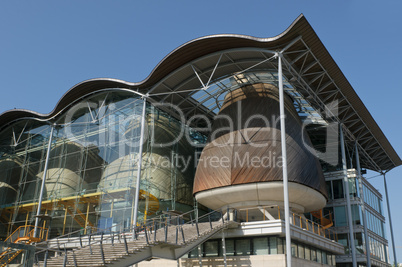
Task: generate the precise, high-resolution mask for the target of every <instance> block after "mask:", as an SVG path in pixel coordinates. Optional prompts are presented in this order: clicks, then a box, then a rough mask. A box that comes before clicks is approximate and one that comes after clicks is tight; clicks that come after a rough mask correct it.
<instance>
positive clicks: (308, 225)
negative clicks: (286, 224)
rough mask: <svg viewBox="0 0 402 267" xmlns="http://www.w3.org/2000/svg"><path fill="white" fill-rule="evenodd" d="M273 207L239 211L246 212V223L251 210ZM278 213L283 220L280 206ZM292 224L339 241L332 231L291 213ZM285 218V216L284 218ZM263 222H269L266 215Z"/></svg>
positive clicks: (277, 208) (277, 207) (256, 208)
mask: <svg viewBox="0 0 402 267" xmlns="http://www.w3.org/2000/svg"><path fill="white" fill-rule="evenodd" d="M272 207H273V206H261V207H253V208H245V209H238V211H239V212H241V211H245V212H246V218H245V220H246V222H249V211H250V210H258V209H260V208H263V209H266V208H272ZM275 212H277V215H278V216H277V217H278V218H277V219H278V220H281V210H280V208H279V206H276V211H275ZM290 215H291V218H292V222H293V225H294V226H297V227H300V228H302V229H306V230H307V231H309V232H312V233H314V234H318V235H320V236H323V237H325V238H328V239H331V240H334V241H338V235H337V233H336V232H335V231H333V230H330V229H328V228H324V226H322V225H321V224H318V223H316V222H314V221H311V220H309V219H307V218H304V217H302V215H299V214H296V213H293V212H291V213H290ZM282 217H283V216H282ZM262 218H263V221H265V220H267V219H266V217H265V213H264V214H262Z"/></svg>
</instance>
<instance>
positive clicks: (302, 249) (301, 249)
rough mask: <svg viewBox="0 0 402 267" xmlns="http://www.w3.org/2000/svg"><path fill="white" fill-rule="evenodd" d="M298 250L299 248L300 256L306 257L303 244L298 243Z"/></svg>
mask: <svg viewBox="0 0 402 267" xmlns="http://www.w3.org/2000/svg"><path fill="white" fill-rule="evenodd" d="M297 250H298V253H297V255H298V256H299V258H301V259H304V245H303V244H298V245H297Z"/></svg>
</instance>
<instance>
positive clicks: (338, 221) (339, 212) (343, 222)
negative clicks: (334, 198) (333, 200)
mask: <svg viewBox="0 0 402 267" xmlns="http://www.w3.org/2000/svg"><path fill="white" fill-rule="evenodd" d="M334 213H335V215H334V217H335V226H336V227H340V226H347V225H348V224H347V218H346V212H345V206H339V207H334Z"/></svg>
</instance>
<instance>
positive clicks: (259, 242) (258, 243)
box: [253, 237, 268, 255]
mask: <svg viewBox="0 0 402 267" xmlns="http://www.w3.org/2000/svg"><path fill="white" fill-rule="evenodd" d="M253 255H268V238H267V237H259V238H254V239H253Z"/></svg>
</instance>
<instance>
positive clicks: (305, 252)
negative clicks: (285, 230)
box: [304, 246, 311, 260]
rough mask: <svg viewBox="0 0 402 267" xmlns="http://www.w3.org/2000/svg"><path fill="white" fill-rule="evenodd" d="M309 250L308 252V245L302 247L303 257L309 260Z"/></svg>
mask: <svg viewBox="0 0 402 267" xmlns="http://www.w3.org/2000/svg"><path fill="white" fill-rule="evenodd" d="M310 253H311V252H310V247H308V246H306V247H305V248H304V258H305V259H306V260H311V254H310Z"/></svg>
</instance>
